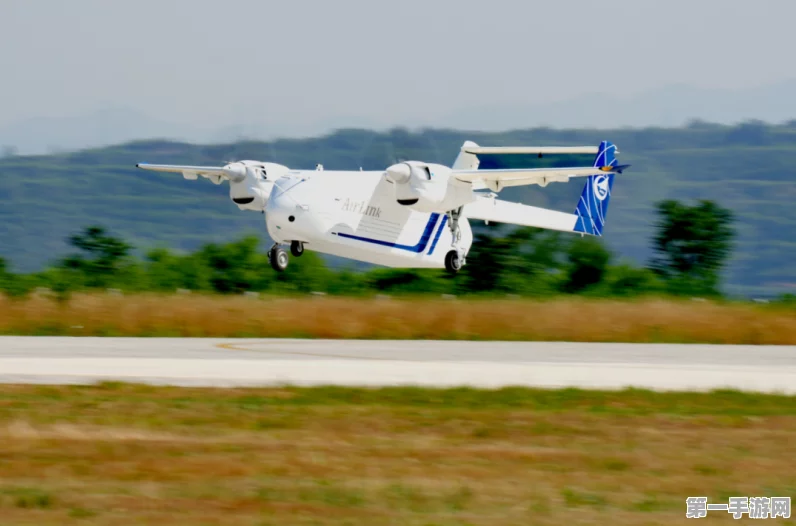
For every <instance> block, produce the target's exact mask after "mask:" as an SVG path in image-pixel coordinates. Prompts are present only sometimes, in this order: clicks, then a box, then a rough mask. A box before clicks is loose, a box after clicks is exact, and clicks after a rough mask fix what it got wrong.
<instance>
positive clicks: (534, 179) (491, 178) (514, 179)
mask: <svg viewBox="0 0 796 526" xmlns="http://www.w3.org/2000/svg"><path fill="white" fill-rule="evenodd" d="M626 167H627V166H600V167H596V166H583V167H573V168H520V169H501V170H453V172H452V174H451V175H452V177H454V178H456V179H458V180H459V181H463V182H468V183H471V184H472V185H473V189H474V190H483V189H486V188H488V189H490V190H494V191H496V192H497V191H499V190H501V189H503V188H505V187H507V186H522V185H530V184H538V185H541V186H546V185H547V183H552V182H561V183H565V182H567V181H569V179H570V178H571V177H588V176H590V175H597V174H600V173H606V172H607V173H614V172H617V173H621V172H622V169H624V168H626Z"/></svg>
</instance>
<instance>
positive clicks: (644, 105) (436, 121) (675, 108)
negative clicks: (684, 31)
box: [0, 78, 796, 155]
mask: <svg viewBox="0 0 796 526" xmlns="http://www.w3.org/2000/svg"><path fill="white" fill-rule="evenodd" d="M597 89H600V88H597ZM603 89H605V90H606V91H604V92H598V91H595V92H592V93H585V94H583V95H580V96H577V97H574V98H568V99H564V100H558V101H536V100H533V99H528V100H527V101H512V102H503V101H501V100H495V101H491V100H490V101H488V102H484V103H482V104H479V103H475V104H468V105H466V106H464V107H462V108H459V109H454V110H452V111H449V110H447V109H445V110H443V109H440V110H429V111H425V112H423V113H422V114H418V113H415V112H410V111H401V110H398V109H396V110H393V112H392V113H390V112H386V113H385V114H384V115H382V116H381V117H376V116H355V115H352V113H351V112H346V114H345V116H340V115H338V114H336V111H332V112H331V114H326V115H316V114H315V113H313V112H301V111H298V112H292V113H290V114H289V117H287V116H281V117H280V116H278V115H268V116H267V117H263V116H259V115H248V116H247V117H240V116H238V117H232V116H230V121H229V122H223V123H213V124H208V123H204V124H201V125H200V124H199V123H197V122H193V121H190V120H188V121H186V120H184V119H182V120H181V118H180V117H177V116H175V115H170V114H169V113H168V112H166V113H160V114H156V115H150V114H148V113H147V112H146V111H143V110H142V109H140V108H132V107H124V106H122V107H104V108H97V109H95V110H92V111H86V112H82V113H80V112H78V113H74V114H70V115H67V116H60V117H55V116H40V117H32V118H27V119H22V120H19V121H16V122H12V123H7V122H5V121H3V124H2V125H0V151H1V150H2V149H6V148H8V149H11V148H15V149H16V150H17V151H18V152H19V153H21V154H23V155H28V154H36V155H38V154H45V153H55V152H64V151H71V150H76V149H83V148H98V147H104V146H111V145H114V144H120V143H124V142H128V141H133V140H140V139H154V138H160V139H166V140H172V141H181V142H188V143H216V142H230V141H237V140H241V139H242V138H246V139H250V140H273V139H274V138H276V137H308V136H315V135H320V134H324V133H329V130H334V129H338V128H350V127H361V128H367V129H373V130H386V129H389V128H393V127H399V126H408V127H411V128H412V129H420V128H424V127H426V128H430V127H434V128H446V129H460V130H468V129H474V130H480V131H485V132H499V131H502V130H510V129H526V128H531V127H545V126H555V127H556V128H559V129H561V128H576V129H584V128H594V129H598V130H599V129H602V128H604V127H605V126H606V125H607V124H610V125H611V126H613V127H615V128H623V127H628V126H629V127H634V128H639V127H647V126H657V127H678V126H684V125H686V124H687V123H689V122H690V121H693V120H701V121H709V122H715V123H720V124H726V125H733V124H737V123H739V122H744V121H747V120H749V119H760V120H763V121H766V122H771V123H784V122H787V121H789V120H793V119H796V97H793V93H796V78H794V79H786V80H783V81H779V82H775V83H771V84H764V85H761V86H751V87H747V88H742V89H716V88H699V87H694V86H688V85H683V84H674V85H666V86H661V87H659V88H656V89H652V90H647V91H642V92H640V93H636V94H632V95H617V94H615V93H613V92H612V91H611V90H610V89H609V88H603ZM286 115H287V114H286ZM0 121H2V119H0Z"/></svg>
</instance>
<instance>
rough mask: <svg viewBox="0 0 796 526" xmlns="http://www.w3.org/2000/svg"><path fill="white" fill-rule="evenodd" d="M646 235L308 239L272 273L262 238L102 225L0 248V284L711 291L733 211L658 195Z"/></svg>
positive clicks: (495, 231)
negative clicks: (406, 246)
mask: <svg viewBox="0 0 796 526" xmlns="http://www.w3.org/2000/svg"><path fill="white" fill-rule="evenodd" d="M656 211H657V218H658V220H657V222H656V224H655V232H654V236H653V237H652V239H651V243H652V246H653V249H654V253H655V257H654V258H653V259H652V260H651V261H650V262H648V264H647V265H645V266H637V265H634V264H631V263H630V262H627V261H623V260H622V259H621V258H620V257H619V256H618V255H617V254H614V253H612V252H611V251H610V250H608V249H607V248H606V247H605V245H604V244H603V243H602V241H601V239H600V238H594V237H588V236H587V237H580V236H576V235H573V234H565V233H560V232H554V231H549V230H541V229H536V228H515V227H511V226H509V225H490V226H486V225H483V226H482V225H477V226H474V230H475V241H474V243H473V246H472V248H471V251H470V253H469V255H468V258H467V264H466V265H465V266H464V268H463V269H462V271H461V273H460V274H459V275H457V276H449V275H447V274H446V273H444V272H443V271H437V270H404V269H387V268H372V269H368V270H364V271H358V270H356V269H354V268H347V267H346V268H340V269H333V268H330V267H329V266H328V265H327V264H326V263H325V261H324V259H323V258H321V257H320V256H319V255H317V254H315V253H313V252H311V251H308V252H306V253H305V254H304V255H303V256H302V257H300V258H293V260H292V261H291V265H290V268H289V269H288V271H287V272H284V273H276V272H274V271H273V270H272V269H271V268H270V266H269V264H268V258H267V255H266V254H265V251H264V250H260V248H261V247H259V246H258V245H259V240H258V239H257V238H256V237H254V236H247V237H243V238H241V239H239V240H236V241H233V242H230V243H226V244H206V245H204V246H203V247H201V248H200V249H199V250H197V251H195V252H192V253H177V252H174V251H172V250H169V249H166V248H156V249H152V250H150V251H149V252H147V253H146V254H145V256H144V257H143V258H136V257H134V256H133V255H132V254H133V252H134V250H133V248H134V247H133V246H131V245H130V244H129V243H127V242H126V241H125V240H123V239H120V238H119V237H116V236H114V235H112V233H110V232H108V231H107V230H106V229H105V228H103V227H102V226H89V227H86V228H84V229H83V230H82V231H81V232H79V233H76V234H74V235H72V236H71V237H70V238H69V244H70V246H71V247H72V248H73V249H74V251H73V253H70V254H68V255H67V256H65V257H63V258H61V259H59V260H58V261H56V262H54V263H53V264H52V265H51V266H50V267H49V268H47V269H46V270H44V271H42V272H36V273H31V274H21V273H13V272H12V271H11V269H9V268H8V265H7V263H6V261H5V260H3V259H2V258H0V290H2V291H4V292H5V293H6V294H7V295H11V296H19V295H24V294H27V293H29V292H31V291H32V290H35V289H37V288H46V289H49V290H51V291H53V292H54V293H55V294H57V295H59V297H68V295H69V294H70V293H71V292H73V291H82V290H97V289H100V290H101V289H118V290H120V291H125V292H175V291H179V290H183V291H196V292H209V293H218V294H241V293H244V292H265V293H277V294H282V293H284V294H289V293H311V292H321V293H327V294H347V295H357V294H368V293H385V294H456V295H507V294H509V295H517V296H546V295H555V294H586V295H595V296H636V295H641V294H676V295H684V294H687V295H700V296H717V295H720V294H721V272H722V269H723V268H724V266H725V263H726V261H727V259H728V257H729V255H730V253H731V250H732V243H733V239H734V236H735V231H734V229H733V226H732V223H733V215H732V213H731V212H730V211H729V210H727V209H724V208H722V207H721V206H719V205H717V204H716V203H714V202H712V201H706V200H703V201H698V202H696V203H694V204H686V203H683V202H679V201H674V200H666V201H662V202H659V203H658V204H657V205H656Z"/></svg>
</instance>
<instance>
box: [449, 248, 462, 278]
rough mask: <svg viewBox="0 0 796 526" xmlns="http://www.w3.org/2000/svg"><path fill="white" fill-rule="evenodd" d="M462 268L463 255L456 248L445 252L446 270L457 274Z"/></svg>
mask: <svg viewBox="0 0 796 526" xmlns="http://www.w3.org/2000/svg"><path fill="white" fill-rule="evenodd" d="M461 268H462V257H461V256H460V255H459V252H458V251H456V250H450V251H449V252H448V253H447V254H445V270H447V271H448V272H450V273H451V274H456V273H457V272H459V270H461Z"/></svg>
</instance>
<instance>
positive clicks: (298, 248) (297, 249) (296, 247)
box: [290, 241, 304, 257]
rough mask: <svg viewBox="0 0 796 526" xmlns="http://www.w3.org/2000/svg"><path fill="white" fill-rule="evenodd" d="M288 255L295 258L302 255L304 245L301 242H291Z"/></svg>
mask: <svg viewBox="0 0 796 526" xmlns="http://www.w3.org/2000/svg"><path fill="white" fill-rule="evenodd" d="M290 253H291V254H293V255H294V256H296V257H299V256H300V255H302V254H303V253H304V243H302V242H301V241H291V243H290Z"/></svg>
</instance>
